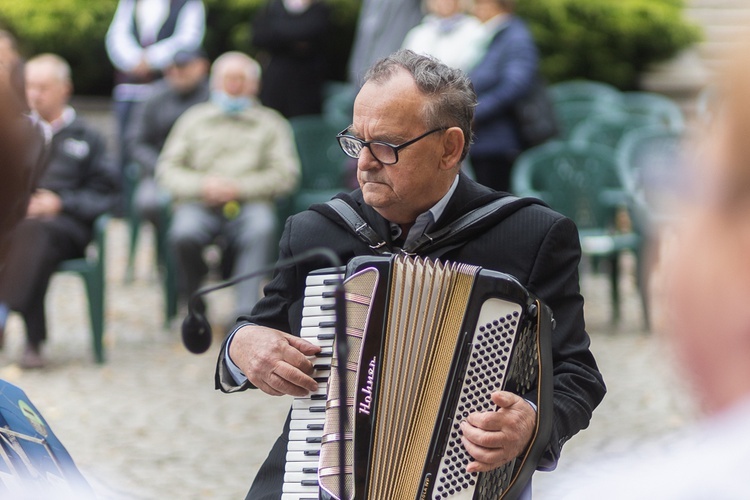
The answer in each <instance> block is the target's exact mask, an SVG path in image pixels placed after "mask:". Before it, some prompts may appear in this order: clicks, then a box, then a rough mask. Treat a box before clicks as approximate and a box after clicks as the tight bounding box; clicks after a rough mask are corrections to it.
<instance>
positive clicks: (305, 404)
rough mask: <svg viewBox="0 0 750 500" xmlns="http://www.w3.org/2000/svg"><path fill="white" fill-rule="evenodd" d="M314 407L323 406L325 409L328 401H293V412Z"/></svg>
mask: <svg viewBox="0 0 750 500" xmlns="http://www.w3.org/2000/svg"><path fill="white" fill-rule="evenodd" d="M313 406H322V407H323V408H325V406H326V400H325V399H323V400H314V399H303V398H296V399H295V400H294V401H292V409H293V410H302V409H306V410H309V409H310V408H312V407H313Z"/></svg>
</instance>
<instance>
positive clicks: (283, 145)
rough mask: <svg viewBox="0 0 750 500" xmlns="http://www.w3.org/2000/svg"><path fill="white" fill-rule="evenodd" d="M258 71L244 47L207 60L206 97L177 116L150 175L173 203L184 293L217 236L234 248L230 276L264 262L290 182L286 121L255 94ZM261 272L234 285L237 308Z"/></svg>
mask: <svg viewBox="0 0 750 500" xmlns="http://www.w3.org/2000/svg"><path fill="white" fill-rule="evenodd" d="M260 76H261V71H260V65H259V64H258V63H257V62H256V61H255V60H254V59H252V58H250V57H249V56H247V55H245V54H243V53H240V52H227V53H225V54H223V55H221V56H219V58H217V59H216V61H215V62H214V63H213V65H212V67H211V76H210V86H211V97H210V100H209V101H208V102H205V103H201V104H196V105H195V106H193V107H191V108H190V109H188V110H187V111H186V112H185V113H183V114H182V115H181V116H180V117H179V118H178V119H177V121H176V122H175V124H174V126H173V127H172V130H171V132H170V133H169V136H168V137H167V141H166V143H165V144H164V149H163V150H162V153H161V155H160V156H159V161H158V163H157V167H156V176H157V182H158V183H159V184H160V185H161V186H162V187H163V188H164V189H166V190H167V192H168V193H169V194H170V196H171V197H172V201H173V203H174V211H173V215H172V221H171V225H170V228H169V230H168V237H167V238H168V241H169V246H170V248H171V251H172V252H173V254H174V256H175V260H176V264H177V269H178V273H179V274H178V278H179V280H180V291H181V292H182V293H183V294H184V296H185V298H189V297H190V295H191V294H192V293H193V292H195V291H196V290H198V288H199V287H200V285H201V282H202V281H203V279H204V277H205V276H206V273H207V272H208V267H207V264H206V262H205V260H204V258H203V249H204V248H205V247H206V246H207V245H209V244H211V243H212V242H214V241H216V240H217V238H219V239H223V244H224V247H225V249H226V251H225V254H226V252H229V253H230V254H231V255H233V259H232V260H233V261H232V266H231V267H232V274H233V275H234V276H238V275H241V274H245V273H248V272H251V271H255V270H257V269H259V268H260V267H262V266H264V265H266V264H268V262H269V261H270V258H271V256H270V252H271V248H272V246H273V241H272V239H273V236H274V234H275V230H276V214H275V205H274V200H275V199H276V198H277V197H279V196H283V195H286V194H288V193H290V192H291V191H292V190H293V189H294V188H295V187H296V185H297V181H298V179H299V176H300V166H299V158H298V157H297V150H296V147H295V145H294V137H293V135H292V131H291V127H290V126H289V123H288V122H287V121H286V119H285V118H284V117H283V116H281V115H280V114H279V113H278V112H277V111H275V110H272V109H270V108H266V107H264V106H262V105H261V104H260V103H259V102H258V101H257V93H258V86H259V83H260ZM225 257H226V255H225ZM260 280H261V278H260V277H259V278H257V279H253V280H248V281H245V282H243V283H241V284H239V285H237V286H236V287H235V291H236V304H235V307H236V309H237V311H238V312H240V313H241V312H244V311H248V310H250V309H251V308H252V307H253V305H254V304H255V303H256V302H257V301H258V298H259V295H260ZM200 309H201V312H204V311H205V305H204V304H202V305H201V308H200Z"/></svg>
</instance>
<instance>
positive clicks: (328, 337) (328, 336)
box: [318, 333, 336, 340]
mask: <svg viewBox="0 0 750 500" xmlns="http://www.w3.org/2000/svg"><path fill="white" fill-rule="evenodd" d="M335 339H336V334H335V333H321V334H320V335H318V340H335Z"/></svg>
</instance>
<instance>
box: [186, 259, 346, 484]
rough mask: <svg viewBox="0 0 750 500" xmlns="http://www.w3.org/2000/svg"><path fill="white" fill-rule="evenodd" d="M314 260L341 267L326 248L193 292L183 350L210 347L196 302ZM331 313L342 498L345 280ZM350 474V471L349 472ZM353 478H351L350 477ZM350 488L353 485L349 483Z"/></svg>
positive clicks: (198, 350)
mask: <svg viewBox="0 0 750 500" xmlns="http://www.w3.org/2000/svg"><path fill="white" fill-rule="evenodd" d="M314 257H323V258H325V259H327V260H328V261H329V262H330V263H331V265H332V266H333V267H336V268H340V267H341V259H339V257H338V255H336V254H335V253H334V252H333V251H331V250H329V249H327V248H311V249H310V250H307V251H305V252H302V253H301V254H299V255H297V256H296V257H289V258H287V259H281V260H279V261H277V262H276V263H275V264H273V265H269V266H266V267H263V268H261V269H258V270H256V271H253V272H251V273H247V274H243V275H240V276H237V277H235V278H232V279H231V280H228V281H224V282H222V283H219V284H216V285H212V286H207V287H203V288H201V289H200V290H198V291H196V292H195V293H193V294H192V295H191V296H190V300H189V301H188V314H187V316H186V317H185V319H184V320H183V322H182V341H183V344H184V345H185V347H186V348H187V349H188V350H189V351H190V352H192V353H195V354H201V353H203V352H205V351H207V350H208V348H209V347H210V346H211V339H212V335H211V325H210V324H209V323H208V320H206V317H205V316H204V315H203V314H202V313H200V312H198V301H199V299H200V298H201V297H202V296H204V295H206V294H209V293H211V292H214V291H216V290H221V289H223V288H227V287H230V286H233V285H236V284H237V283H241V282H243V281H245V280H248V279H251V278H256V277H258V276H261V275H263V274H266V273H269V272H271V271H274V270H277V269H282V268H285V267H289V266H293V265H295V264H299V263H301V262H305V261H307V260H311V259H312V258H314ZM333 295H334V312H335V313H336V325H335V327H334V335H335V337H336V356H337V357H338V366H337V370H336V373H337V374H338V377H339V397H340V398H341V406H340V408H342V410H343V411H339V422H338V425H339V429H340V433H341V439H340V441H339V443H340V444H339V450H338V451H339V454H338V460H339V491H340V492H341V495H342V498H345V497H346V474H345V464H346V447H345V443H344V438H345V435H346V422H347V417H348V415H347V414H348V411H349V410H348V406H347V399H346V365H347V358H348V356H349V342H348V341H347V338H346V292H345V289H344V280H342V279H337V280H336V286H335V289H334V294H333ZM352 472H353V471H352ZM352 477H353V474H352ZM352 487H353V482H352Z"/></svg>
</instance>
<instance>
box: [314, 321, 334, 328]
mask: <svg viewBox="0 0 750 500" xmlns="http://www.w3.org/2000/svg"><path fill="white" fill-rule="evenodd" d="M318 326H319V327H320V328H335V327H336V322H335V321H321V322H320V323H318Z"/></svg>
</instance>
